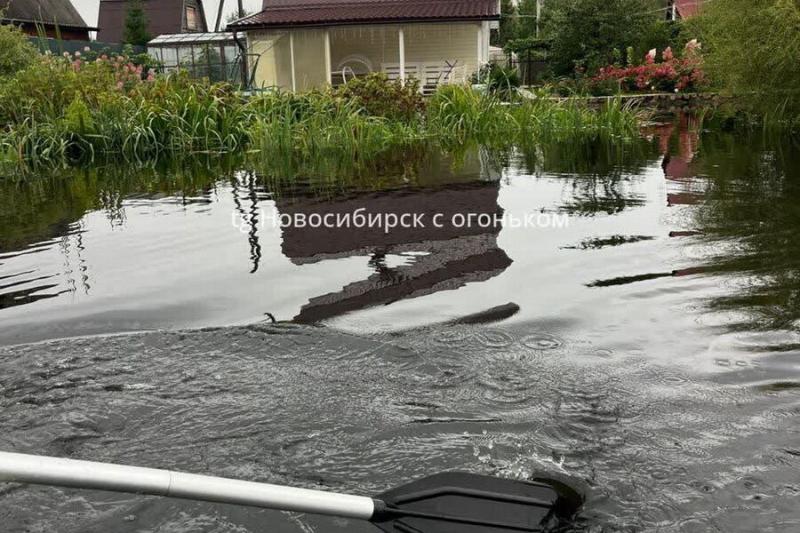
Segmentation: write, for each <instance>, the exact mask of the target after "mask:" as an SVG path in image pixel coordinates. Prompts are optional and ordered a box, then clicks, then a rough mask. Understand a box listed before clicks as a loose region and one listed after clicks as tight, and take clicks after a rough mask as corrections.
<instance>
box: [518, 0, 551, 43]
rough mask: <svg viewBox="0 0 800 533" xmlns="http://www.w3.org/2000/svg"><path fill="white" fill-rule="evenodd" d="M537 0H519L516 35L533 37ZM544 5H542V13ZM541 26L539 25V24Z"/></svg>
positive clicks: (534, 33) (534, 34)
mask: <svg viewBox="0 0 800 533" xmlns="http://www.w3.org/2000/svg"><path fill="white" fill-rule="evenodd" d="M538 3H539V0H521V1H520V2H519V7H518V8H517V10H518V11H519V28H518V31H517V37H521V38H525V37H535V36H536V17H537V4H538ZM542 4H544V2H542ZM544 12H545V11H544V6H542V14H543V13H544ZM540 26H541V25H540Z"/></svg>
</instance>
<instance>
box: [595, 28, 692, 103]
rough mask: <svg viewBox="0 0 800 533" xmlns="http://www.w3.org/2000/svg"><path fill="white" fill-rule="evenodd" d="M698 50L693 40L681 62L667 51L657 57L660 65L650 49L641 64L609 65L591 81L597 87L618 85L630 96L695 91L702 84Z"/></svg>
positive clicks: (654, 52) (687, 46) (654, 53)
mask: <svg viewBox="0 0 800 533" xmlns="http://www.w3.org/2000/svg"><path fill="white" fill-rule="evenodd" d="M700 48H701V46H700V43H698V42H697V40H692V41H690V42H689V43H687V44H686V48H685V49H684V53H683V57H682V58H677V57H675V54H674V52H673V51H672V48H667V49H665V50H664V51H663V52H662V53H661V62H657V61H656V59H657V56H658V51H657V50H655V49H653V50H650V52H648V53H647V55H646V56H645V62H644V64H642V65H635V66H633V65H631V66H627V67H616V66H613V65H609V66H608V67H604V68H601V69H600V71H599V72H598V74H597V75H596V76H595V77H594V78H592V81H593V82H594V83H596V84H601V83H604V82H608V81H609V80H613V81H616V82H617V83H619V85H620V88H621V89H623V90H625V91H630V92H637V91H647V90H658V91H670V92H672V91H675V92H681V91H695V90H698V89H700V88H702V87H703V85H704V83H705V74H704V72H703V64H702V57H701V56H700Z"/></svg>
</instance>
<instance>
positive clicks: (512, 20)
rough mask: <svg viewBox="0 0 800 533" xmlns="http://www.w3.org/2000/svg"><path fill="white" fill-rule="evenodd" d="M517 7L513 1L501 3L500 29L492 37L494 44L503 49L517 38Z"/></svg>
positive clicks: (507, 0) (508, 0)
mask: <svg viewBox="0 0 800 533" xmlns="http://www.w3.org/2000/svg"><path fill="white" fill-rule="evenodd" d="M518 23H519V19H518V17H517V7H516V6H515V5H514V3H513V2H512V1H511V0H502V1H501V3H500V29H499V30H498V31H497V32H496V33H494V35H493V36H492V44H493V45H495V46H500V47H503V46H505V44H506V43H507V42H508V41H510V40H512V39H516V38H517V25H518Z"/></svg>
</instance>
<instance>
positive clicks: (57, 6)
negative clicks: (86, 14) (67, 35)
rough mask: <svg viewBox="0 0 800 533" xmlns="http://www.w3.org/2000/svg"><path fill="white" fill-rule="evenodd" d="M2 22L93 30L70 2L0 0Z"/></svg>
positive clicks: (63, 0) (59, 0)
mask: <svg viewBox="0 0 800 533" xmlns="http://www.w3.org/2000/svg"><path fill="white" fill-rule="evenodd" d="M2 11H4V12H5V13H4V14H3V16H2V20H4V21H12V22H34V23H43V24H53V25H56V24H57V25H58V26H61V27H64V28H82V29H86V30H95V29H97V28H91V27H89V26H87V25H86V22H85V21H84V20H83V17H81V15H80V13H78V10H77V9H75V6H73V5H72V2H70V0H0V12H2Z"/></svg>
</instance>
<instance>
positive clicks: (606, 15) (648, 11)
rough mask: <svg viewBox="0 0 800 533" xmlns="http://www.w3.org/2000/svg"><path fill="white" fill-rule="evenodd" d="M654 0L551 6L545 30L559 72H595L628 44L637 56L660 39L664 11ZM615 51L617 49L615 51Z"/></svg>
mask: <svg viewBox="0 0 800 533" xmlns="http://www.w3.org/2000/svg"><path fill="white" fill-rule="evenodd" d="M655 7H657V6H656V3H655V2H653V0H561V1H559V2H554V3H553V6H552V7H548V9H547V11H546V13H547V19H546V32H547V35H548V36H549V37H550V38H551V39H552V46H551V53H550V61H551V63H552V67H553V70H554V71H555V74H556V75H570V74H573V73H574V72H576V71H577V72H579V73H587V74H593V73H594V72H596V71H597V70H598V69H599V68H600V67H604V66H606V65H609V64H613V63H614V62H615V59H617V58H615V56H616V55H619V54H620V53H621V51H623V50H625V49H626V48H628V47H633V48H634V49H635V55H636V57H642V56H644V54H645V51H646V50H647V49H645V47H646V46H648V45H649V44H650V43H651V42H653V40H654V36H655V40H656V41H660V40H661V37H659V36H660V35H662V33H663V31H664V29H663V22H662V15H663V12H661V11H658V10H656V9H654V8H655ZM615 51H616V53H615Z"/></svg>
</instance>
